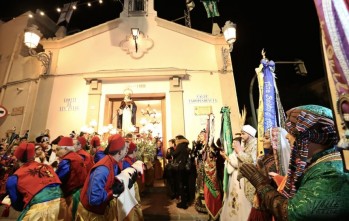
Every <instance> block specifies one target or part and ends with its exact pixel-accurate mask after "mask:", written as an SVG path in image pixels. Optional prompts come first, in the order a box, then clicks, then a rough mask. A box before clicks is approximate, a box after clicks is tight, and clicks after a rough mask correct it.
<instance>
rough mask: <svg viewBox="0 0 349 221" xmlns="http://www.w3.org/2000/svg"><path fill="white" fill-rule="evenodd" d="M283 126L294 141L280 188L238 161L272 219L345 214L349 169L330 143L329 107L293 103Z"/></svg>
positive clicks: (338, 217) (334, 133) (348, 202)
mask: <svg viewBox="0 0 349 221" xmlns="http://www.w3.org/2000/svg"><path fill="white" fill-rule="evenodd" d="M286 130H287V132H288V134H287V136H286V138H287V139H288V140H289V142H290V144H291V146H293V147H292V152H291V157H290V162H289V167H288V173H287V181H286V183H285V187H284V188H283V190H281V191H280V192H279V191H277V190H276V188H275V187H274V186H272V185H271V184H270V181H269V179H268V178H267V177H265V176H264V175H263V174H262V173H261V172H260V171H258V169H257V168H256V167H255V165H253V164H243V165H242V166H241V167H240V170H241V173H242V175H243V176H245V177H246V178H247V179H248V180H249V181H250V182H251V183H252V184H253V185H254V186H255V187H256V190H257V193H258V195H259V197H260V200H261V204H262V205H263V206H264V208H266V210H267V211H268V212H270V213H271V214H272V215H273V216H274V217H275V220H289V221H292V220H297V221H299V220H348V216H349V194H348V193H349V174H348V173H345V172H344V171H343V162H342V158H341V155H340V153H339V152H338V151H337V148H336V147H335V145H336V144H337V142H338V134H337V131H336V126H335V124H334V121H333V116H332V111H331V110H330V109H328V108H326V107H322V106H319V105H305V106H299V107H296V108H292V109H291V110H289V111H287V120H286Z"/></svg>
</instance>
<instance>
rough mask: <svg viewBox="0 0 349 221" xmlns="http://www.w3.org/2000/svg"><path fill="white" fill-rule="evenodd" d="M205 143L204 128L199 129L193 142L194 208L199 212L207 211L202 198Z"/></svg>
mask: <svg viewBox="0 0 349 221" xmlns="http://www.w3.org/2000/svg"><path fill="white" fill-rule="evenodd" d="M205 145H206V130H205V129H203V130H202V131H200V133H199V135H198V137H197V140H196V141H195V143H194V144H193V146H194V147H193V148H194V156H195V159H196V171H197V179H196V187H197V188H196V191H197V193H196V199H195V209H196V210H197V211H198V212H201V213H207V209H206V205H205V199H204V173H205V171H204V162H203V153H204V152H205Z"/></svg>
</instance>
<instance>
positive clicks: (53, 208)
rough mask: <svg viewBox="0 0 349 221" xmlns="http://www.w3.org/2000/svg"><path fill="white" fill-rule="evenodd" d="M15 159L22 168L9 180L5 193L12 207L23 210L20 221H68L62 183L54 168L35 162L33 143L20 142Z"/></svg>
mask: <svg viewBox="0 0 349 221" xmlns="http://www.w3.org/2000/svg"><path fill="white" fill-rule="evenodd" d="M14 156H15V157H16V158H17V160H18V162H19V165H20V167H19V168H18V169H17V170H16V172H15V173H14V174H13V175H12V176H10V177H9V178H8V180H7V183H6V190H7V192H8V194H9V197H10V199H11V206H12V207H13V208H14V209H15V210H17V211H21V214H20V215H19V217H18V219H17V220H25V221H26V220H27V221H30V220H65V211H64V210H65V209H66V208H67V205H66V204H65V200H64V199H63V192H62V190H61V188H60V184H61V181H60V180H59V177H58V176H57V174H56V173H55V172H54V171H53V169H52V167H51V166H49V165H45V164H42V163H38V162H36V161H34V157H35V146H34V144H33V143H26V142H23V143H21V144H20V145H19V146H18V147H17V149H16V150H15V152H14Z"/></svg>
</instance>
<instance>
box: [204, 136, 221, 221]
mask: <svg viewBox="0 0 349 221" xmlns="http://www.w3.org/2000/svg"><path fill="white" fill-rule="evenodd" d="M219 152H220V151H219V148H218V147H217V146H216V145H215V144H214V142H212V143H211V145H210V149H209V150H208V151H207V156H206V158H205V160H204V170H205V177H204V197H205V204H206V208H207V212H208V214H209V220H217V219H218V218H219V216H220V213H221V210H222V201H223V189H222V178H223V177H219V175H218V174H219V173H220V172H218V171H219V170H221V169H222V168H223V165H219V164H218V162H219V161H220V160H217V159H218V157H221V156H220V154H219ZM220 162H222V161H220Z"/></svg>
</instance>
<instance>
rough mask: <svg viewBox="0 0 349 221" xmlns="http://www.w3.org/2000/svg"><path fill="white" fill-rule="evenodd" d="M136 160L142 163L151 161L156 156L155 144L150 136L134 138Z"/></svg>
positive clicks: (144, 135) (141, 135)
mask: <svg viewBox="0 0 349 221" xmlns="http://www.w3.org/2000/svg"><path fill="white" fill-rule="evenodd" d="M136 145H137V151H136V158H137V160H141V161H143V162H146V161H151V162H152V161H153V160H154V158H155V155H156V147H155V145H156V142H155V139H153V138H152V136H151V134H146V133H144V134H139V135H137V138H136Z"/></svg>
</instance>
